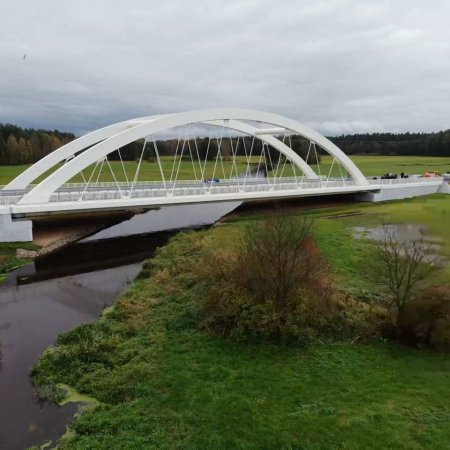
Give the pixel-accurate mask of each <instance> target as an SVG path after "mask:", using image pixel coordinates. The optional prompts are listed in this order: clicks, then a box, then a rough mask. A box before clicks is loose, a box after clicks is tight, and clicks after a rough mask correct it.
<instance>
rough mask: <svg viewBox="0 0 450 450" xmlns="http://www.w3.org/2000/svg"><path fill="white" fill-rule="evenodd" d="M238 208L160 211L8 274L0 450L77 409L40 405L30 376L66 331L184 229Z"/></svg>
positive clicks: (61, 428) (17, 446)
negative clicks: (177, 231) (43, 353)
mask: <svg viewBox="0 0 450 450" xmlns="http://www.w3.org/2000/svg"><path fill="white" fill-rule="evenodd" d="M238 205H239V203H237V202H234V203H221V204H209V205H186V206H175V207H167V208H162V209H161V210H158V211H150V212H148V213H145V214H142V215H139V216H135V217H133V218H132V219H130V220H128V221H125V222H122V223H121V224H118V225H114V226H112V227H110V228H109V229H106V230H103V231H101V232H99V233H97V234H95V235H93V236H91V237H89V238H87V239H85V240H83V241H81V242H79V243H76V244H73V245H70V246H68V247H66V248H64V249H61V250H60V251H58V252H55V253H54V254H51V255H48V256H45V257H43V258H41V259H39V260H38V261H36V262H35V263H32V264H29V265H27V266H24V267H21V268H20V269H17V270H14V271H12V272H10V273H9V275H8V279H7V280H6V282H5V283H4V284H2V285H0V345H1V347H0V350H1V359H0V449H1V450H23V449H26V448H28V447H30V446H32V445H41V444H43V443H45V442H48V441H49V440H53V441H54V440H55V439H57V438H58V437H59V436H61V435H62V434H64V432H65V430H66V426H67V425H68V424H69V423H70V421H71V420H72V418H73V415H74V413H75V412H76V411H77V409H78V406H77V405H76V404H67V405H65V406H64V407H59V406H56V405H53V404H48V403H41V402H39V401H38V400H37V397H36V394H35V390H34V387H33V385H32V384H31V382H30V378H29V373H30V370H31V368H32V366H33V364H34V363H35V362H36V360H37V359H38V358H39V356H40V355H41V354H42V352H43V351H44V350H45V349H46V348H47V347H49V346H51V345H53V344H54V343H55V340H56V338H57V336H58V335H59V334H61V333H63V332H64V331H68V330H70V329H71V328H73V327H75V326H77V325H79V324H81V323H85V322H89V321H93V320H96V319H97V318H98V316H99V314H100V313H101V311H102V310H103V309H104V308H105V307H107V306H109V305H111V304H113V303H114V301H115V300H116V299H117V297H118V296H120V294H122V293H123V292H124V291H125V290H126V288H127V286H129V284H130V283H131V282H132V281H133V280H134V279H135V277H136V276H137V275H138V274H139V272H140V270H141V268H142V264H143V261H144V260H145V259H147V258H150V257H152V255H153V254H154V252H155V250H156V248H157V247H159V246H161V245H164V244H165V243H166V242H167V239H168V238H169V237H170V236H171V235H172V234H173V233H174V231H169V230H176V229H180V228H190V227H198V226H204V225H208V224H211V223H214V222H215V221H216V220H218V219H219V218H220V217H222V216H224V215H225V214H227V213H228V212H229V211H231V210H233V209H234V208H236V207H237V206H238Z"/></svg>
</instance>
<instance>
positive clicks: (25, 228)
mask: <svg viewBox="0 0 450 450" xmlns="http://www.w3.org/2000/svg"><path fill="white" fill-rule="evenodd" d="M32 240H33V222H32V221H31V220H13V219H12V216H11V214H10V213H0V242H31V241H32Z"/></svg>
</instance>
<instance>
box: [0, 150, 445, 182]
mask: <svg viewBox="0 0 450 450" xmlns="http://www.w3.org/2000/svg"><path fill="white" fill-rule="evenodd" d="M352 160H353V161H354V162H355V164H356V165H357V166H358V167H359V168H360V169H361V171H362V172H363V173H364V174H365V175H367V176H376V175H382V174H383V173H386V172H392V173H400V172H405V173H409V174H423V173H424V172H426V171H427V170H437V171H439V172H442V173H444V172H449V171H450V157H433V156H352ZM252 162H253V163H254V164H257V163H258V157H253V158H252ZM110 164H111V167H112V170H113V171H114V174H115V176H116V179H117V180H118V181H125V180H126V177H127V178H128V179H129V180H132V179H133V178H134V176H135V173H136V169H137V163H136V162H134V161H127V162H125V163H124V168H125V172H124V170H123V167H122V165H121V163H120V162H117V161H112V162H111V163H110ZM214 165H215V164H214V162H213V161H208V162H207V163H206V167H205V170H204V173H203V177H205V178H210V177H212V176H213V173H214V176H215V177H217V178H224V176H225V177H229V176H230V174H235V173H236V172H237V173H242V172H243V171H244V170H245V158H244V157H240V158H239V162H238V164H237V167H232V164H231V162H229V161H224V162H223V166H222V165H221V164H220V163H218V164H217V166H216V168H215V171H214ZM331 165H332V158H331V157H330V156H323V157H322V161H321V163H320V165H319V167H317V166H316V165H313V166H312V167H313V169H314V170H316V172H319V171H320V173H321V174H322V175H328V174H329V173H330V168H331ZM162 166H163V171H164V176H165V178H166V179H169V178H170V175H171V173H172V167H173V160H172V158H170V157H165V158H163V159H162ZM27 167H29V166H28V165H21V166H0V184H2V185H3V184H7V183H8V182H9V181H11V180H12V179H13V178H14V177H16V176H17V175H18V174H20V173H21V172H23V171H24V170H25V169H26V168H27ZM261 167H263V165H261ZM92 169H93V167H91V168H88V169H86V170H85V171H84V176H85V178H86V179H89V177H90V175H91V173H92ZM176 170H177V167H175V171H176ZM280 170H281V169H280ZM98 171H99V168H97V169H96V172H95V173H94V175H93V176H92V179H91V182H95V181H96V180H97V177H98ZM194 171H195V175H196V176H194ZM125 173H126V176H125ZM340 173H341V172H340V171H339V167H338V166H337V165H336V164H334V166H333V168H332V171H331V175H332V176H339V175H340ZM342 174H343V175H346V171H345V170H342ZM293 175H294V172H293V171H292V169H291V168H290V167H289V166H287V165H286V167H285V169H284V172H283V176H293ZM297 175H300V172H298V173H297ZM41 178H42V177H41ZM195 178H197V179H200V178H201V171H200V168H199V165H198V163H196V164H195V166H194V167H193V165H192V162H190V161H181V164H180V168H179V173H178V179H195ZM98 180H99V181H113V177H112V175H111V170H110V169H109V167H108V165H107V164H104V165H103V169H102V171H101V173H100V176H99V177H98ZM138 180H147V181H150V180H161V175H160V171H159V167H158V163H157V162H146V161H143V162H142V165H141V168H140V172H139V176H138ZM72 181H74V182H82V181H83V178H82V176H81V175H77V176H76V177H74V178H73V180H72Z"/></svg>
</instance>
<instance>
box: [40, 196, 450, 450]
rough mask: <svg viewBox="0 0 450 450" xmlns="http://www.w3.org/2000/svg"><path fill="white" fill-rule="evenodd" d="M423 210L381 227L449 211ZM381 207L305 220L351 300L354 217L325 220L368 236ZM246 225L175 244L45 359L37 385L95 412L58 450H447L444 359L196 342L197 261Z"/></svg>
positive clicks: (410, 210) (449, 395)
mask: <svg viewBox="0 0 450 450" xmlns="http://www.w3.org/2000/svg"><path fill="white" fill-rule="evenodd" d="M427 200H428V202H431V205H432V210H433V213H432V214H424V213H423V212H422V210H424V209H425V210H426V209H427V208H425V206H424V205H426V204H427V201H426V200H425V199H417V200H416V199H415V200H412V201H411V202H405V203H402V204H399V203H398V204H393V206H392V209H391V210H390V214H392V216H393V217H396V218H397V219H398V220H410V219H412V220H416V218H417V220H424V221H427V220H428V222H427V223H430V224H432V223H433V222H439V220H436V219H435V218H434V215H435V214H440V213H439V212H437V211H440V210H441V208H443V209H444V211H446V210H447V209H446V208H447V204H448V199H446V198H444V197H443V196H435V197H430V198H428V199H427ZM423 202H425V203H423ZM446 202H447V203H446ZM384 206H388V207H389V205H349V206H345V207H343V208H339V209H335V210H331V211H330V210H322V211H316V212H314V214H315V215H316V216H317V217H318V229H317V234H318V239H319V241H320V245H321V246H322V248H323V250H324V252H325V253H326V254H327V256H328V257H329V258H330V260H331V263H332V267H333V270H334V272H335V276H336V277H337V279H338V280H340V282H342V283H343V285H345V284H346V283H347V282H348V281H351V280H354V279H358V280H357V283H356V285H355V287H360V288H361V287H363V286H367V283H366V281H367V279H368V277H369V275H370V274H369V273H365V271H364V270H361V268H362V267H363V264H362V263H363V262H364V259H365V258H366V257H367V255H368V254H369V253H370V246H368V244H367V243H366V242H364V241H355V240H353V239H352V238H351V231H350V228H351V227H352V226H353V221H354V220H355V219H354V218H353V219H351V218H345V219H331V218H330V217H329V216H330V215H332V214H335V213H337V212H348V211H349V210H350V208H351V209H353V210H354V209H355V208H358V209H359V210H360V211H361V212H363V213H364V214H363V215H362V216H358V224H361V223H360V222H361V221H363V222H364V221H365V223H367V224H375V223H379V222H380V221H381V219H382V214H383V213H382V211H383V207H384ZM422 206H423V207H422ZM415 212H416V215H415ZM430 216H433V217H432V218H430ZM249 220H258V218H257V217H251V218H249V217H240V218H239V219H237V220H234V221H232V222H231V223H228V224H227V225H225V226H221V227H214V228H212V229H210V230H208V231H201V232H196V233H194V232H185V233H180V234H178V235H177V236H175V237H174V238H173V239H172V240H171V241H170V242H169V244H168V245H166V246H165V247H163V248H161V249H160V250H159V251H158V253H157V255H156V256H155V258H154V259H153V260H152V261H151V262H149V263H147V264H146V267H145V269H144V271H143V273H142V275H141V277H140V278H139V279H138V280H136V282H135V283H134V284H133V286H132V287H131V289H130V291H128V293H127V294H126V295H124V296H123V297H122V298H121V299H120V300H119V301H118V302H117V303H116V305H115V306H114V307H113V308H111V309H109V310H108V311H107V312H106V313H105V314H104V315H103V317H102V318H101V319H100V320H99V321H98V322H97V323H93V324H86V325H83V326H81V327H78V328H76V329H75V330H73V331H71V332H69V333H67V334H65V335H63V336H61V337H60V338H59V340H58V347H57V350H56V351H49V352H47V353H46V354H45V355H44V356H43V358H41V360H40V361H39V363H38V365H37V366H36V367H35V369H34V370H33V377H34V380H35V381H36V382H37V383H39V384H40V385H47V386H56V385H57V384H58V383H65V384H67V385H69V386H71V387H73V388H75V389H76V390H77V391H79V392H80V393H82V394H86V395H89V396H92V397H95V398H96V399H97V400H98V401H99V402H100V405H99V406H98V407H97V408H96V409H94V410H88V411H86V412H84V413H83V414H82V415H81V416H80V417H78V418H77V419H76V420H75V423H74V424H73V426H72V431H73V432H74V433H71V434H69V437H68V438H67V439H65V440H63V441H62V442H61V443H60V446H59V447H58V448H59V449H61V450H68V449H76V450H82V449H83V450H87V449H94V448H95V449H152V448H155V449H177V448H179V449H211V448H214V449H231V448H233V449H234V448H239V449H262V448H264V449H305V450H306V449H308V450H312V449H314V450H316V449H317V450H319V449H347V450H348V449H380V448H383V449H384V448H386V449H388V448H392V449H394V448H395V449H423V448H430V449H431V448H432V449H446V448H448V442H449V441H450V428H449V427H448V423H449V421H450V407H449V405H450V382H449V380H450V358H449V357H448V356H444V355H439V354H436V353H431V352H427V351H415V350H409V349H405V348H400V347H397V346H394V345H388V344H383V343H374V344H372V345H365V346H363V345H356V344H354V345H352V344H351V343H332V342H331V343H330V342H329V343H322V344H320V343H317V344H315V345H313V346H311V347H308V348H300V347H295V346H279V345H275V344H274V343H271V342H252V341H236V340H232V339H224V338H221V337H215V336H210V335H207V334H205V333H204V332H202V331H200V330H198V329H197V327H196V325H195V316H193V315H192V308H191V304H192V302H193V301H195V299H196V298H197V296H198V295H199V294H200V292H201V291H200V290H199V288H198V286H197V285H196V284H195V283H193V279H192V277H191V276H190V271H189V268H190V267H192V266H193V265H195V264H197V265H198V264H207V263H208V262H207V261H203V260H201V259H200V257H199V255H200V254H201V252H200V250H201V249H202V248H204V247H207V248H210V247H213V248H217V247H218V246H222V247H223V246H225V247H226V246H229V245H232V243H233V242H235V241H236V239H238V238H239V236H240V232H241V230H242V229H243V227H245V226H246V224H247V223H248V222H249ZM436 232H437V233H439V232H445V229H444V227H442V228H436ZM368 252H369V253H368Z"/></svg>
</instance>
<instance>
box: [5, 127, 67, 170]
mask: <svg viewBox="0 0 450 450" xmlns="http://www.w3.org/2000/svg"><path fill="white" fill-rule="evenodd" d="M73 139H75V135H74V134H73V133H64V132H60V131H58V130H53V131H50V130H35V129H33V128H21V127H18V126H16V125H11V124H8V123H7V124H1V123H0V165H16V164H32V163H35V162H36V161H38V160H39V159H41V158H43V157H44V156H46V155H48V154H49V153H51V152H52V151H53V150H55V149H57V148H58V147H61V146H62V145H64V144H67V143H68V142H70V141H72V140H73Z"/></svg>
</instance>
